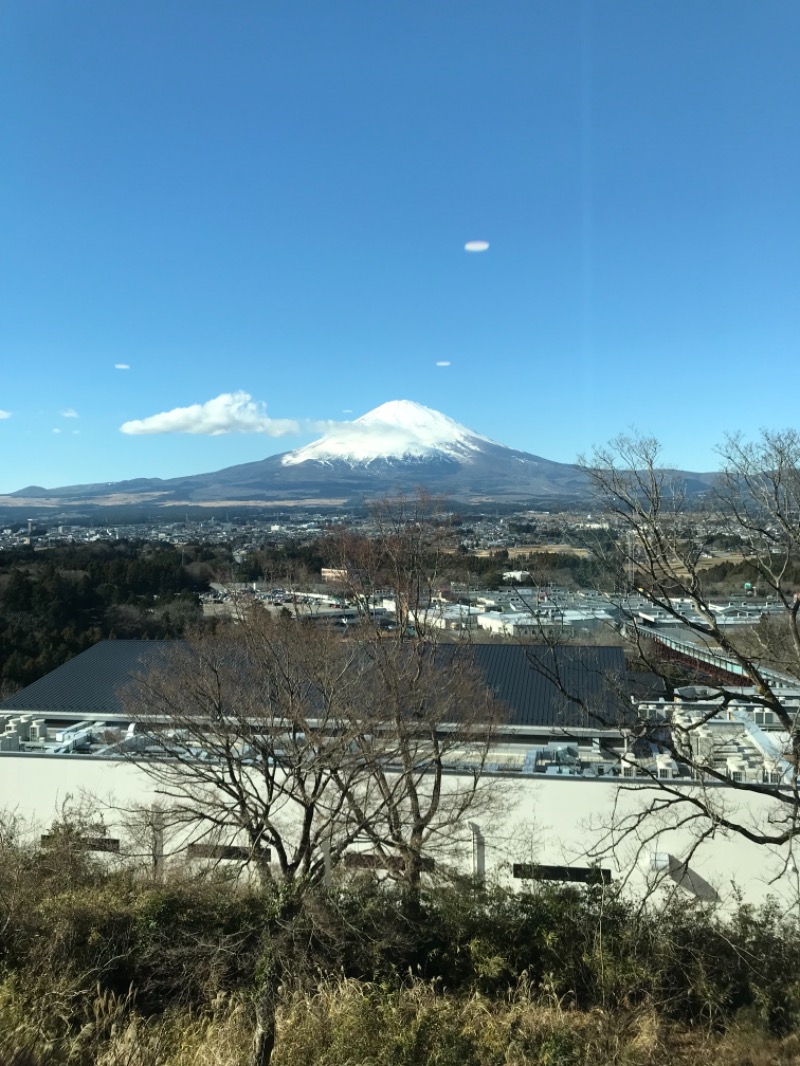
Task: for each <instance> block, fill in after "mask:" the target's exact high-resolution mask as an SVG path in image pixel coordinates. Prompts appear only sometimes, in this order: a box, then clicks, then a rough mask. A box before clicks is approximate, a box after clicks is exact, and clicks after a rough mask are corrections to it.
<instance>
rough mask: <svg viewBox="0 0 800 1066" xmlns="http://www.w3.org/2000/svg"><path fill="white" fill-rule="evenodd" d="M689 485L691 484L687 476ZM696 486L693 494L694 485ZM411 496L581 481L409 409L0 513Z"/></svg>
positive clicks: (35, 493) (555, 497)
mask: <svg viewBox="0 0 800 1066" xmlns="http://www.w3.org/2000/svg"><path fill="white" fill-rule="evenodd" d="M690 476H691V475H690ZM698 487H700V486H698ZM419 488H424V489H425V490H427V491H429V492H431V493H432V494H435V495H438V496H442V497H444V498H445V499H448V500H452V501H454V502H458V503H461V504H473V505H476V506H480V505H483V504H491V503H508V504H514V503H519V504H523V503H528V502H539V503H544V504H546V503H547V502H553V503H555V502H560V503H567V502H569V501H572V500H576V501H577V500H580V499H583V498H586V497H587V495H588V491H587V479H586V476H585V474H584V473H583V471H582V470H581V469H580V468H579V467H577V466H574V465H572V464H569V463H556V462H551V461H550V460H547V459H542V458H540V457H539V456H536V455H530V454H528V453H527V452H521V451H515V450H514V449H513V448H507V447H505V446H504V445H502V444H498V443H497V442H495V441H492V440H489V439H488V437H482V436H480V435H479V434H477V433H473V431H472V430H470V429H467V428H466V426H462V425H460V424H459V423H458V422H455V421H453V419H451V418H448V417H447V416H446V415H443V414H441V413H440V412H439V411H433V410H431V409H430V408H428V407H423V406H422V405H421V404H418V403H413V402H412V401H410V400H393V401H391V402H390V403H384V404H382V405H381V406H380V407H376V408H375V409H374V410H372V411H369V412H368V413H367V414H365V415H362V416H361V417H360V418H356V419H355V420H354V421H352V422H345V423H337V424H334V425H333V426H332V427H331V429H330V431H329V432H328V433H327V434H326V435H325V436H323V437H321V438H320V439H319V440H317V441H314V442H313V443H312V444H308V445H306V446H305V447H304V448H298V449H297V450H296V451H291V452H286V453H284V454H283V455H273V456H270V457H269V458H267V459H262V460H260V461H257V462H252V463H243V464H240V465H238V466H230V467H227V468H226V469H224V470H218V471H216V472H214V473H210V474H195V475H193V476H190V477H179V478H170V479H169V480H161V479H158V478H137V479H135V480H133V481H120V482H116V483H111V484H109V483H107V482H104V483H102V484H94V485H73V486H67V487H65V488H57V489H43V488H40V487H38V486H30V487H28V488H25V489H20V490H19V492H15V493H13V494H12V495H11V496H6V497H5V498H0V507H5V508H8V507H14V506H16V507H19V506H22V505H25V506H27V507H31V506H35V505H37V504H38V505H41V506H42V507H46V508H48V509H49V508H53V507H62V508H63V507H76V506H80V507H83V508H86V507H112V506H113V507H116V508H120V507H126V508H128V507H146V508H147V509H148V510H150V511H152V510H153V509H154V508H159V507H191V506H202V507H209V506H213V505H215V504H218V505H222V506H226V507H228V506H236V505H240V506H255V507H257V506H265V505H270V504H271V505H277V506H283V507H291V506H296V507H303V506H305V507H315V506H316V507H334V506H348V505H355V506H357V505H359V504H361V503H362V502H363V501H364V500H367V499H370V498H376V497H380V496H385V495H393V494H398V493H413V492H415V491H416V490H417V489H419Z"/></svg>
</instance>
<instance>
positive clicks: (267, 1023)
mask: <svg viewBox="0 0 800 1066" xmlns="http://www.w3.org/2000/svg"><path fill="white" fill-rule="evenodd" d="M277 994H278V990H277V987H272V988H265V989H264V991H263V993H262V995H261V999H260V1001H259V1003H258V1006H257V1009H256V1031H255V1033H254V1034H253V1054H252V1058H251V1060H250V1062H251V1066H269V1064H270V1062H271V1061H272V1053H273V1051H274V1050H275V1025H276V1020H277V1010H276V1005H277V1004H276V999H277Z"/></svg>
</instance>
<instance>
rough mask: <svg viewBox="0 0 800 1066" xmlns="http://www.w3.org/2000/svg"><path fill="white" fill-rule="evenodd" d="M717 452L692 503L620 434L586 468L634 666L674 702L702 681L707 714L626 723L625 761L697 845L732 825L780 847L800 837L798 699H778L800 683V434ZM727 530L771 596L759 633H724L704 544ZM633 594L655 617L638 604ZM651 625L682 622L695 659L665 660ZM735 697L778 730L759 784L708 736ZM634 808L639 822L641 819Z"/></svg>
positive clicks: (677, 713) (646, 447)
mask: <svg viewBox="0 0 800 1066" xmlns="http://www.w3.org/2000/svg"><path fill="white" fill-rule="evenodd" d="M722 456H723V462H724V468H723V471H722V473H721V474H720V475H719V478H718V479H717V481H716V483H715V485H714V486H713V488H709V491H708V492H707V493H706V494H705V495H702V494H701V495H698V494H697V493H694V494H692V493H690V492H688V491H687V487H686V484H685V482H684V480H683V479H682V478H681V477H680V476H678V475H676V474H675V473H674V472H671V471H669V470H667V469H664V468H663V466H662V463H661V456H660V450H659V445H658V443H657V442H656V441H655V440H653V439H651V438H646V437H621V438H618V439H617V440H616V441H614V442H612V444H611V445H609V446H608V447H606V448H602V449H600V450H598V451H596V452H595V453H594V455H593V456H592V457H591V459H590V460H587V461H584V462H583V466H584V469H585V470H586V472H587V474H588V476H589V478H590V480H591V482H592V485H593V487H594V490H595V495H596V498H597V506H598V508H599V509H600V510H602V511H603V512H604V514H605V516H606V518H607V520H608V525H609V528H608V529H607V530H603V531H602V532H600V533H598V534H597V535H596V537H595V539H594V541H593V542H592V543H591V545H590V547H591V549H592V552H593V555H594V557H595V558H596V559H598V560H599V561H600V562H601V563H602V565H603V567H604V568H605V570H606V571H607V572H608V573H609V574H610V575H611V577H612V579H613V582H612V583H613V585H614V586H615V587H616V589H617V590H618V592H617V595H616V601H617V607H618V609H619V611H620V615H621V618H622V619H623V621H624V631H625V634H626V636H627V638H628V640H629V641H630V644H631V646H632V649H633V652H634V653H635V657H636V658H637V659H638V661H639V663H640V665H643V666H644V667H645V668H646V669H647V670H649V671H651V672H653V673H654V674H656V675H657V676H658V677H659V678H661V680H662V681H663V683H664V687H665V690H666V692H667V693H668V694H669V693H671V692H674V690H675V687H676V685H697V686H702V697H703V705H702V708H701V709H699V710H698V709H697V708H695V709H694V711H693V712H692V713H684V712H683V711H682V710H681V706H680V704H678V703H676V704H674V705H670V704H664V705H662V711H661V712H659V713H658V714H653V713H652V709H646V710H645V709H643V710H642V711H640V712H639V713H638V714H633V716H632V717H631V716H629V719H628V723H627V725H626V727H625V729H626V735H627V738H628V739H629V741H630V756H629V757H630V760H631V762H632V764H633V765H635V766H636V767H637V774H638V776H640V777H647V778H649V779H650V783H651V786H654V787H657V788H658V790H659V796H658V797H656V799H654V801H653V804H654V806H653V810H652V811H651V812H650V813H651V814H652V813H659V814H661V815H665V814H666V815H669V818H670V819H671V820H672V822H673V823H675V824H681V825H684V826H690V827H691V828H692V829H693V831H694V833H695V838H696V839H701V838H703V837H705V836H708V835H711V834H713V833H715V832H718V831H729V832H734V833H738V834H741V835H742V836H744V837H746V838H747V839H749V840H751V841H754V842H756V843H760V844H765V845H775V846H778V847H783V846H785V845H791V843H792V841H793V840H794V839H795V838H796V837H797V835H798V833H800V817H798V816H799V815H800V802H799V801H800V797H799V796H798V779H797V774H798V769H800V723H799V722H798V706H797V704H796V702H795V703H792V702H791V701H789V700H787V698H786V697H787V691H786V690H787V688H790V687H791V685H792V677H800V629H798V611H799V610H800V596H798V594H797V593H796V592H795V588H796V584H795V583H796V582H798V580H799V579H800V553H798V548H799V547H800V436H799V435H798V434H797V433H796V432H795V431H788V432H785V433H766V432H765V433H763V434H762V436H761V438H760V439H759V441H758V442H756V443H754V444H751V443H746V442H745V441H744V440H743V439H742V438H740V437H732V438H729V439H728V441H727V444H726V445H725V447H724V448H723V449H722ZM721 534H722V535H724V536H725V539H726V541H727V542H728V543H735V544H737V545H738V549H737V551H738V558H739V560H740V561H741V562H742V563H744V564H746V568H747V572H748V573H749V574H750V575H752V583H753V584H754V585H755V584H757V585H758V586H759V587H760V589H761V591H762V592H766V593H767V594H768V595H769V597H770V604H769V606H770V611H771V614H770V618H769V619H768V620H767V619H764V620H762V623H761V624H760V625H759V626H757V627H755V629H754V630H753V629H745V628H743V627H734V628H732V627H730V626H727V625H725V623H724V618H723V617H722V616H721V614H720V609H719V607H720V605H719V603H718V602H715V601H714V599H713V598H712V597H711V596H710V594H709V591H708V581H707V579H706V574H705V572H706V570H707V568H708V566H709V549H710V547H711V546H712V544H713V543H715V540H716V539H717V538H719V536H720V535H721ZM636 597H639V598H640V599H639V600H638V604H639V605H641V604H642V603H644V604H645V605H649V608H652V609H653V611H654V612H655V614H653V613H652V611H651V612H650V614H649V615H648V608H645V609H641V606H636V603H637V601H636ZM658 618H661V619H663V620H665V622H667V623H669V624H670V625H671V626H673V627H676V628H675V630H674V631H675V632H676V633H678V634H681V635H682V636H683V637H685V639H686V641H687V642H688V643H687V644H686V646H687V647H689V648H690V649H693V651H691V652H690V653H688V654H687V653H685V652H684V653H681V654H679V655H678V656H677V661H676V657H675V656H674V655H673V656H672V658H668V657H667V656H666V655H665V642H664V641H663V640H662V639H661V636H660V633H659V632H657V631H656V630H655V629H654V624H655V626H656V627H658V621H657V619H658ZM670 631H672V630H670ZM656 638H658V639H656ZM673 643H675V642H673ZM743 689H746V693H743ZM743 700H746V702H747V704H749V705H750V706H751V707H755V708H759V709H762V710H763V711H764V712H769V714H771V715H772V716H774V721H775V723H777V724H779V726H780V733H772V734H770V737H771V745H772V748H773V756H772V757H771V759H769V760H767V761H769V762H770V766H771V769H770V768H768V767H767V766H766V764H765V769H764V774H763V777H759V779H758V780H752V779H747V778H744V777H743V778H742V779H740V775H738V774H736V773H731V772H730V770H729V768H728V767H726V766H725V764H724V763H722V764H721V763H720V760H719V758H717V757H716V756H717V751H716V750H715V745H714V743H713V742H709V740H708V734H709V731H710V727H711V726H712V724H713V723H715V722H716V723H719V722H720V720H721V719H728V720H731V721H733V720H734V716H735V705H736V703H737V701H738V702H742V701H743ZM643 706H646V705H643ZM703 708H704V709H703ZM664 711H666V717H665V715H664ZM600 724H603V723H600ZM637 741H639V742H641V741H646V742H649V741H652V742H654V743H655V744H657V745H658V747H659V749H660V750H662V751H664V752H665V753H668V754H669V755H670V756H671V757H672V758H674V760H675V762H676V764H677V765H678V766H680V767H683V768H686V769H688V771H689V773H690V775H691V776H690V778H689V780H686V779H682V780H678V779H674V778H673V777H672V775H667V774H662V773H659V772H658V771H657V770H655V769H654V768H653V767H652V765H651V764H644V763H642V762H638V761H637V760H636V755H635V752H636V742H637ZM722 784H724V785H727V786H730V789H733V790H736V792H737V793H738V796H737V797H736V798H735V801H732V800H731V792H730V790H729V789H727V788H726V789H720V788H718V787H713V786H717V785H722ZM746 795H750V796H751V797H753V800H752V802H749V801H745V800H746ZM765 801H766V802H765ZM642 810H643V811H644V812H645V813H644V814H643V815H641V816H638V815H637V816H636V818H635V819H634V820H635V821H636V823H637V828H638V826H639V825H640V824H641V817H648V816H649V815H648V814H647V810H648V808H647V807H646V806H643V808H642ZM786 854H788V852H786Z"/></svg>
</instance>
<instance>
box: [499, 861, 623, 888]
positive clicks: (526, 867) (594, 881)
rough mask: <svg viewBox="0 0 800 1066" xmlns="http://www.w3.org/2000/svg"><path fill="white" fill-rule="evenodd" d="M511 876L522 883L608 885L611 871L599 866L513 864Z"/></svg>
mask: <svg viewBox="0 0 800 1066" xmlns="http://www.w3.org/2000/svg"><path fill="white" fill-rule="evenodd" d="M512 874H513V876H514V877H515V878H517V879H518V880H522V881H570V882H572V883H574V884H579V885H609V884H611V871H610V870H606V869H602V868H601V867H599V866H542V865H541V864H539V863H530V862H515V863H514V865H513V866H512Z"/></svg>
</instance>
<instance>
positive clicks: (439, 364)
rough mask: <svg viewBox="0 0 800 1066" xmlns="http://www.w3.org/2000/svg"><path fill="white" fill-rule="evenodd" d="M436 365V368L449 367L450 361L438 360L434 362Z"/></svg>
mask: <svg viewBox="0 0 800 1066" xmlns="http://www.w3.org/2000/svg"><path fill="white" fill-rule="evenodd" d="M436 365H437V366H450V360H449V359H438V360H437V361H436Z"/></svg>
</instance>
